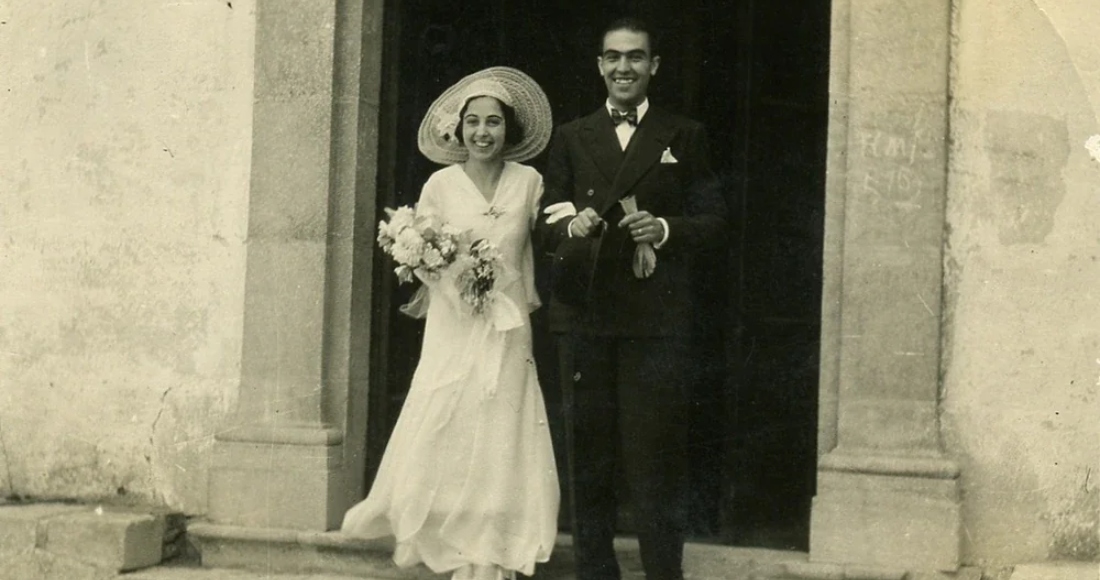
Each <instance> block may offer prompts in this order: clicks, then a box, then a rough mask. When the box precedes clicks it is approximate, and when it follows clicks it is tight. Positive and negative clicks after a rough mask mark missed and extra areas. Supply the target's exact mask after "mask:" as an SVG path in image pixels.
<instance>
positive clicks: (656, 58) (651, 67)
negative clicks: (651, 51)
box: [649, 56, 661, 76]
mask: <svg viewBox="0 0 1100 580" xmlns="http://www.w3.org/2000/svg"><path fill="white" fill-rule="evenodd" d="M659 66H661V57H659V56H654V57H653V64H651V65H649V76H656V75H657V67H659Z"/></svg>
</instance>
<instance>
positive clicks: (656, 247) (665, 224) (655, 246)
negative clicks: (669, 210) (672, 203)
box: [653, 218, 668, 250]
mask: <svg viewBox="0 0 1100 580" xmlns="http://www.w3.org/2000/svg"><path fill="white" fill-rule="evenodd" d="M657 221H659V222H661V226H662V227H664V229H665V233H664V235H662V236H661V241H659V242H657V243H656V244H653V249H654V250H659V249H661V246H663V245H665V242H667V241H668V222H667V221H665V218H657Z"/></svg>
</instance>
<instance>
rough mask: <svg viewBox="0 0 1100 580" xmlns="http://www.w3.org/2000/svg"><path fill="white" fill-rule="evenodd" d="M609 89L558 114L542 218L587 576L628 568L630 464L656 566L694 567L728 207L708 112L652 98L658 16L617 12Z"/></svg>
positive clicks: (581, 576) (648, 555)
mask: <svg viewBox="0 0 1100 580" xmlns="http://www.w3.org/2000/svg"><path fill="white" fill-rule="evenodd" d="M597 62H598V63H599V72H600V75H601V76H602V77H603V80H604V83H605V84H606V85H607V102H606V103H605V104H604V105H603V106H601V107H599V108H598V109H597V110H596V111H595V112H593V113H592V114H590V115H588V116H587V117H583V118H580V119H577V120H575V121H572V122H570V123H566V124H565V125H563V126H561V127H559V128H558V130H557V132H556V134H555V137H554V139H553V140H552V142H551V147H550V152H549V157H548V160H547V170H546V176H545V185H546V191H545V194H544V211H543V215H541V216H540V219H539V225H538V229H539V231H538V234H539V238H540V240H541V242H542V244H543V247H544V248H545V249H546V251H548V252H549V253H551V254H553V266H552V272H551V278H552V282H551V283H552V285H553V292H552V294H553V295H552V298H551V302H550V325H551V330H553V331H554V332H555V333H556V335H557V337H558V346H559V353H560V364H561V371H562V372H561V376H562V383H563V388H564V400H565V412H566V426H567V437H568V445H569V463H570V470H569V471H570V478H571V488H572V489H571V492H572V498H573V501H572V506H573V536H574V548H575V551H576V566H577V578H578V580H608V579H613V580H617V579H618V578H620V571H619V566H618V563H617V561H616V559H615V552H614V549H613V545H612V540H613V539H614V536H615V528H616V521H615V519H616V511H617V510H616V508H617V499H618V498H617V496H616V490H617V485H616V484H617V482H618V475H619V473H622V474H624V475H625V476H626V479H627V482H628V489H629V492H630V497H631V498H632V499H633V503H634V506H635V507H636V511H637V527H638V530H637V531H638V540H639V544H640V548H641V556H642V563H643V566H644V568H645V573H646V578H647V579H648V580H680V579H681V578H682V577H683V572H682V566H681V562H682V556H683V545H684V534H685V529H686V526H687V521H686V520H687V509H686V498H685V489H684V488H685V484H686V478H687V473H688V465H687V446H688V440H687V435H688V418H689V413H688V410H689V405H690V402H691V401H690V376H691V375H692V365H691V363H690V354H691V353H690V335H691V331H692V328H691V325H692V319H693V309H695V308H698V307H700V306H705V305H699V304H695V303H694V295H693V292H692V287H693V284H692V277H693V276H697V275H701V274H704V275H705V272H703V273H701V272H696V271H695V270H694V268H693V266H694V264H693V262H694V258H695V257H696V256H697V255H699V254H702V253H703V252H704V251H705V250H708V249H712V248H714V247H716V246H718V245H720V244H722V243H723V239H724V230H725V227H726V226H725V216H726V208H725V203H724V201H723V198H722V195H721V193H720V192H719V191H718V190H717V188H716V187H715V186H714V184H713V183H714V180H713V175H712V173H711V170H710V166H709V164H708V161H707V138H706V134H705V132H704V129H703V126H702V125H700V124H699V123H697V122H695V121H692V120H690V119H687V118H684V117H681V116H678V115H674V114H673V113H670V112H668V111H665V110H663V109H661V108H659V107H658V106H657V105H655V104H652V103H650V102H649V100H648V99H647V98H646V92H647V88H648V86H649V82H650V79H651V78H652V77H653V76H654V75H655V74H656V73H657V70H658V68H659V66H660V63H661V60H660V57H659V56H657V55H656V51H655V39H654V37H653V35H652V34H651V32H650V30H649V29H648V28H647V27H646V25H645V24H644V23H642V22H640V21H638V20H635V19H623V20H619V21H616V22H614V23H612V24H611V25H610V26H609V27H608V28H607V29H606V31H605V33H604V36H603V44H602V50H601V52H600V55H599V57H598V58H597Z"/></svg>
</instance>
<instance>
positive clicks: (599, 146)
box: [582, 107, 623, 183]
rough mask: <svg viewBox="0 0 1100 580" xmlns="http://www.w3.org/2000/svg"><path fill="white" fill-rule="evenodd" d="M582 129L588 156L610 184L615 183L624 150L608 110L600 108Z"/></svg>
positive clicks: (586, 119) (586, 120) (587, 118)
mask: <svg viewBox="0 0 1100 580" xmlns="http://www.w3.org/2000/svg"><path fill="white" fill-rule="evenodd" d="M582 127H583V133H584V142H585V147H587V148H588V155H589V156H590V157H591V158H592V161H593V162H594V163H595V164H596V167H598V168H599V170H600V173H602V174H603V176H604V178H605V179H607V181H608V183H610V182H612V181H614V180H615V175H616V174H617V173H618V172H619V168H620V167H621V166H622V163H623V150H622V147H620V146H619V139H618V137H616V136H615V124H614V123H612V122H611V116H610V115H609V114H608V113H607V109H605V108H603V107H600V109H599V110H598V111H596V112H595V113H592V114H591V115H589V116H588V117H585V119H584V124H583V126H582Z"/></svg>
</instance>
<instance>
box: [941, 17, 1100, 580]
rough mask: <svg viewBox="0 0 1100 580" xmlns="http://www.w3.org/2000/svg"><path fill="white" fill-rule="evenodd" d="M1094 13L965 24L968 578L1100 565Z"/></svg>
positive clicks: (959, 23)
mask: <svg viewBox="0 0 1100 580" xmlns="http://www.w3.org/2000/svg"><path fill="white" fill-rule="evenodd" d="M1097 30H1100V10H1097V5H1096V2H1095V0H1058V1H1054V0H995V1H994V0H966V1H964V2H958V3H957V8H956V14H955V36H954V41H955V42H954V44H955V46H954V58H953V67H952V107H951V111H950V125H951V155H950V163H949V166H950V169H949V175H948V206H947V232H948V233H947V244H948V247H947V252H946V264H945V268H946V278H945V296H946V300H947V305H948V309H947V322H946V333H945V350H944V356H945V358H944V371H945V375H944V377H945V378H944V382H943V389H944V392H943V393H942V399H943V405H942V411H943V416H942V423H943V431H944V433H945V437H946V444H947V447H948V450H949V452H950V453H952V454H953V455H955V456H956V457H958V458H959V460H960V463H961V466H962V473H963V510H964V513H963V528H964V529H963V534H962V537H963V543H964V545H963V550H964V559H965V561H966V562H967V563H970V564H984V565H1010V564H1015V563H1019V562H1033V561H1045V560H1066V559H1069V560H1097V559H1100V529H1098V518H1100V501H1098V497H1100V496H1098V493H1100V492H1098V489H1100V485H1098V484H1100V481H1098V479H1100V402H1098V398H1097V395H1098V393H1097V391H1098V389H1100V387H1098V385H1100V229H1098V228H1097V224H1100V137H1097V138H1096V139H1097V141H1098V142H1097V144H1096V146H1095V152H1093V153H1092V154H1090V151H1089V148H1088V147H1087V146H1086V143H1088V142H1089V139H1090V137H1091V136H1093V135H1096V134H1097V133H1100V123H1098V112H1100V43H1097V42H1096V31H1097Z"/></svg>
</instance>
